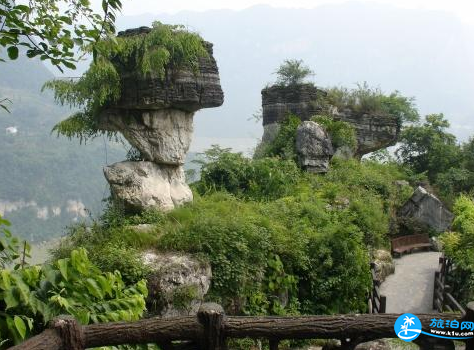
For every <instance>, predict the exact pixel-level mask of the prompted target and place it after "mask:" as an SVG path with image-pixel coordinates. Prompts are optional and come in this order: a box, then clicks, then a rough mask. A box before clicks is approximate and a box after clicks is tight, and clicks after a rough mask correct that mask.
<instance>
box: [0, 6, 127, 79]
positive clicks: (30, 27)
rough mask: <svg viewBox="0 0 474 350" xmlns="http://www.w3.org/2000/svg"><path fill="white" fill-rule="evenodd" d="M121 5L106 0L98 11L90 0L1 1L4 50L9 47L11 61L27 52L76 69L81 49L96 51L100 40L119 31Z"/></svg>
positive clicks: (0, 32)
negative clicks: (116, 17) (78, 51)
mask: <svg viewBox="0 0 474 350" xmlns="http://www.w3.org/2000/svg"><path fill="white" fill-rule="evenodd" d="M121 7H122V3H121V1H120V0H103V1H102V13H96V12H94V11H93V10H92V9H91V8H90V2H89V1H88V0H47V1H45V0H30V1H29V2H28V4H27V5H23V4H20V5H18V4H16V3H15V1H13V0H0V49H5V48H6V51H7V54H8V58H9V59H11V60H15V59H17V58H18V56H19V55H20V54H23V52H24V54H25V55H26V56H27V57H29V58H32V57H36V56H39V57H40V58H41V60H47V61H50V62H51V63H52V64H53V65H55V66H56V67H58V69H60V70H62V69H63V67H67V68H71V69H74V68H75V63H76V62H77V61H78V59H79V58H78V57H77V55H76V50H77V49H79V50H92V48H91V45H92V44H94V43H95V42H96V41H97V40H99V39H100V38H102V37H108V36H109V35H111V34H112V33H114V32H115V26H114V22H115V15H116V12H117V11H119V10H120V9H121ZM64 9H66V10H64ZM20 48H24V49H25V50H24V51H23V50H20ZM0 52H1V50H0Z"/></svg>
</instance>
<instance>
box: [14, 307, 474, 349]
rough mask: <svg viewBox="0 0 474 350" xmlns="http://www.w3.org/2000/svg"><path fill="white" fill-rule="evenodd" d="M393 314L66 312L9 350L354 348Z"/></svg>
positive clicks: (388, 334)
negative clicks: (123, 315)
mask: <svg viewBox="0 0 474 350" xmlns="http://www.w3.org/2000/svg"><path fill="white" fill-rule="evenodd" d="M466 310H467V313H466V315H465V316H461V315H460V314H447V313H438V314H437V313H433V314H418V315H417V316H418V318H419V319H420V321H421V323H422V325H423V327H426V328H428V327H429V324H430V322H431V320H432V319H433V318H438V319H439V318H449V319H451V320H457V321H458V322H460V323H461V322H462V321H471V322H474V303H470V304H469V305H468V306H467V309H466ZM399 316H400V315H399V314H347V315H332V316H300V317H239V316H226V315H225V314H224V311H223V309H222V307H221V306H219V305H217V304H204V305H203V306H202V307H201V309H200V310H199V312H198V314H197V317H196V316H186V317H175V318H167V319H162V318H149V319H143V320H140V321H137V322H128V323H127V322H114V323H103V324H93V325H87V326H81V325H79V324H78V323H77V321H76V320H75V319H74V318H71V317H64V318H58V319H56V320H55V321H54V322H52V323H51V327H50V328H49V329H47V330H45V331H44V332H43V333H41V334H39V335H37V336H35V337H33V338H30V339H28V340H27V341H25V342H24V343H22V344H19V345H16V346H14V347H12V348H10V350H66V349H67V350H83V349H85V348H92V347H100V346H113V345H125V344H149V343H154V344H158V345H159V346H160V347H161V348H162V349H164V350H178V349H183V350H184V349H188V350H191V349H193V350H225V349H226V341H227V339H229V338H253V339H267V341H268V343H269V346H270V349H271V350H277V349H278V345H279V342H280V341H281V340H285V339H340V340H341V349H354V348H355V346H356V345H357V344H359V343H363V342H367V341H371V340H375V339H380V338H394V337H395V336H396V335H395V332H394V329H393V327H394V324H395V321H396V320H397V318H398V317H399ZM426 338H431V337H428V336H425V335H421V336H420V337H419V338H418V339H417V340H416V342H417V344H419V345H420V346H421V348H422V349H434V348H433V345H432V342H433V340H432V339H428V340H429V341H426ZM433 339H434V338H433ZM435 340H436V339H435ZM430 341H431V342H430ZM436 341H437V340H436ZM444 342H446V341H444ZM449 342H451V343H452V341H449ZM437 344H438V343H437ZM453 346H454V345H453ZM466 350H474V342H472V341H468V342H467V343H466Z"/></svg>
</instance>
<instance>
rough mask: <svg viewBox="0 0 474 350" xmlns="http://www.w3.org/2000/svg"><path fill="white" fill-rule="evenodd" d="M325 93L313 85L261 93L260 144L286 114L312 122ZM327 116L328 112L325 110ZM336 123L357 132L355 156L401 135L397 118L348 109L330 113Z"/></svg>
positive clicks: (269, 138)
mask: <svg viewBox="0 0 474 350" xmlns="http://www.w3.org/2000/svg"><path fill="white" fill-rule="evenodd" d="M326 95H327V93H326V91H324V90H322V89H318V88H317V87H316V86H314V85H312V84H300V85H290V86H280V85H274V86H271V87H267V88H265V89H263V90H262V117H263V130H264V131H263V136H262V142H263V143H268V142H271V141H272V140H273V139H274V138H275V136H276V134H277V133H278V130H279V124H280V123H281V122H282V121H283V120H284V119H285V118H286V117H287V115H288V114H294V115H296V116H297V117H299V118H300V119H301V120H302V121H306V120H309V119H311V117H313V116H314V115H317V114H320V113H321V112H322V111H323V107H322V106H321V103H320V101H321V98H324V97H325V96H326ZM326 113H328V112H327V111H326ZM329 114H330V115H331V116H332V117H333V118H334V119H335V120H342V121H345V122H348V123H350V124H351V125H352V126H353V127H354V129H355V132H356V137H357V149H356V151H355V154H354V156H355V157H358V158H360V157H362V156H363V155H364V154H367V153H370V152H373V151H376V150H378V149H381V148H385V147H388V146H392V145H394V144H395V143H396V142H397V140H398V136H399V133H400V122H399V120H398V118H397V117H396V116H392V115H379V114H367V113H356V112H354V111H352V110H350V109H346V110H343V111H338V110H337V109H336V108H332V110H331V112H330V113H329Z"/></svg>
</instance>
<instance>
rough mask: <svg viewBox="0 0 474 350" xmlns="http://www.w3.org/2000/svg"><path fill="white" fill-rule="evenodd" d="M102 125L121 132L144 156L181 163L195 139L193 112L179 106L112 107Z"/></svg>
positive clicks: (160, 160)
mask: <svg viewBox="0 0 474 350" xmlns="http://www.w3.org/2000/svg"><path fill="white" fill-rule="evenodd" d="M99 126H100V127H101V128H102V129H104V130H108V131H119V132H121V133H122V134H123V136H124V137H125V138H126V139H127V141H128V142H130V144H131V145H132V146H134V147H135V148H137V149H138V150H139V151H140V154H141V155H142V156H143V157H144V159H145V160H148V161H151V162H155V163H158V164H175V165H182V164H184V161H185V159H186V153H187V152H188V150H189V145H190V144H191V140H192V134H193V113H192V112H185V111H182V110H179V109H159V110H131V111H128V110H119V109H109V110H107V111H106V112H104V113H102V115H101V116H100V119H99Z"/></svg>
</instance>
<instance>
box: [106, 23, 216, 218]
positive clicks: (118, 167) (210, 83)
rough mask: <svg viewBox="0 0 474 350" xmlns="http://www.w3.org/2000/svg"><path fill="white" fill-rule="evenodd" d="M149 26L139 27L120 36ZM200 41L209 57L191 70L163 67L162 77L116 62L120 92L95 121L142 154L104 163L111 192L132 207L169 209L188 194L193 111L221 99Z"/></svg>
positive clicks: (211, 62) (213, 68)
mask: <svg viewBox="0 0 474 350" xmlns="http://www.w3.org/2000/svg"><path fill="white" fill-rule="evenodd" d="M149 31H150V29H149V28H147V27H140V28H137V29H130V30H127V31H125V32H121V33H119V36H132V35H143V34H145V35H146V34H147V33H149ZM204 46H205V48H206V49H207V52H208V57H203V58H200V59H199V62H198V67H197V69H196V71H192V70H191V69H187V68H183V69H176V68H175V67H168V69H167V74H166V76H165V78H164V79H160V78H158V77H154V76H150V75H147V76H143V75H142V74H140V72H138V71H137V70H136V69H135V68H130V67H124V66H120V65H119V64H118V63H117V68H118V69H117V70H118V71H119V72H120V78H121V85H122V90H121V97H120V99H119V101H118V102H117V103H116V104H115V105H113V106H110V108H108V109H107V110H105V111H103V112H102V114H101V115H100V116H99V120H98V125H99V127H100V128H101V129H103V130H107V131H115V132H120V133H121V134H122V135H123V136H124V137H125V138H126V139H127V141H128V142H130V144H131V145H132V146H134V147H135V148H137V149H138V150H139V151H140V154H141V156H142V157H143V159H144V161H139V162H135V161H127V162H119V163H115V164H112V165H111V166H108V167H106V168H105V169H104V174H105V177H106V179H107V181H108V182H109V184H110V187H111V192H112V195H113V196H114V197H115V198H116V199H118V200H119V201H121V202H122V203H123V205H124V207H125V208H126V209H128V210H129V211H131V212H136V211H141V210H143V209H148V208H158V209H161V210H170V209H173V208H174V207H175V206H178V205H181V204H183V203H186V202H189V201H191V200H192V192H191V190H190V189H189V187H188V185H187V184H186V182H185V178H184V171H183V168H182V165H183V164H184V160H185V157H186V153H187V151H188V149H189V145H190V144H191V139H192V132H193V117H194V112H196V111H197V110H199V109H201V108H210V107H218V106H220V105H222V103H223V102H224V94H223V92H222V89H221V86H220V80H219V70H218V68H217V64H216V61H215V59H214V57H213V56H212V44H211V43H207V42H204ZM114 64H115V63H114Z"/></svg>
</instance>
